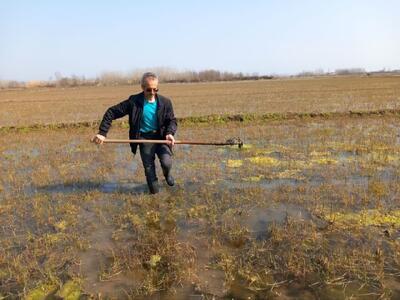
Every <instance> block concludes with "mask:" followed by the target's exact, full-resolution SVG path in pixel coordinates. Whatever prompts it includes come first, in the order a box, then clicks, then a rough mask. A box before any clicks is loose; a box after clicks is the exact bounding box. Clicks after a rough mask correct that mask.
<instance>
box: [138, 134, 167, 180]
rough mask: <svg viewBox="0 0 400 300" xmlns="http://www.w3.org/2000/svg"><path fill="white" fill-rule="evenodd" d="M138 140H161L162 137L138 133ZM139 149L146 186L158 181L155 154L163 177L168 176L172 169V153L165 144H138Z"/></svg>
mask: <svg viewBox="0 0 400 300" xmlns="http://www.w3.org/2000/svg"><path fill="white" fill-rule="evenodd" d="M140 139H146V140H161V139H162V137H161V135H160V134H158V133H140ZM139 148H140V157H141V159H142V163H143V167H144V173H145V175H146V180H147V183H148V184H150V183H152V182H155V181H157V180H158V178H157V174H156V165H155V158H156V157H155V156H156V154H157V157H158V159H159V160H160V164H161V168H162V170H163V173H164V176H165V177H166V176H168V175H169V173H170V172H171V168H172V151H171V149H170V147H169V146H168V145H167V144H139Z"/></svg>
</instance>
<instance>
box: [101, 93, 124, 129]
mask: <svg viewBox="0 0 400 300" xmlns="http://www.w3.org/2000/svg"><path fill="white" fill-rule="evenodd" d="M130 107H131V101H130V99H128V100H125V101H122V102H121V103H119V104H117V105H114V106H111V107H110V108H109V109H107V111H106V112H105V114H104V116H103V120H102V121H101V123H100V126H99V134H101V135H103V136H107V132H108V130H109V129H110V127H111V123H112V121H113V120H115V119H119V118H122V117H124V116H126V115H127V114H128V113H129V110H130Z"/></svg>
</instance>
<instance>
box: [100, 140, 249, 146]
mask: <svg viewBox="0 0 400 300" xmlns="http://www.w3.org/2000/svg"><path fill="white" fill-rule="evenodd" d="M103 143H135V144H171V141H169V140H116V139H105V140H104V142H103ZM175 144H181V145H182V144H185V145H213V146H228V145H231V146H232V145H238V146H239V147H241V146H242V145H243V142H242V141H240V140H239V141H238V142H230V141H227V142H224V143H221V142H200V141H175Z"/></svg>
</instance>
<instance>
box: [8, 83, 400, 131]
mask: <svg viewBox="0 0 400 300" xmlns="http://www.w3.org/2000/svg"><path fill="white" fill-rule="evenodd" d="M160 89H161V94H163V95H165V96H168V97H170V98H172V100H173V101H174V108H175V113H176V115H177V117H181V118H182V117H188V116H202V115H210V114H239V113H275V112H276V113H284V112H343V111H349V110H353V111H368V110H380V109H397V108H399V104H398V103H400V77H395V76H392V77H389V76H388V77H344V76H343V77H330V78H302V79H278V80H260V81H243V82H218V83H193V84H161V85H160ZM139 91H140V88H139V86H119V87H79V88H31V89H25V90H4V91H0V126H26V125H32V124H37V123H40V124H43V123H74V122H81V121H94V120H99V119H101V117H102V116H103V113H104V112H105V110H106V109H107V108H108V107H109V106H111V105H114V104H116V103H118V102H119V101H122V100H124V99H126V98H127V97H128V96H129V95H131V94H134V93H137V92H139Z"/></svg>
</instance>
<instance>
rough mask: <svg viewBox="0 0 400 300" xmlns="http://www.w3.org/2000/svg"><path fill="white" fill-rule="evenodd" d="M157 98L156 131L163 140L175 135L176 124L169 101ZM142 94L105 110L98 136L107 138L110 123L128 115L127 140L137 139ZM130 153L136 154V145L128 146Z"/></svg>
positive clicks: (159, 96) (164, 98)
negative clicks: (169, 135) (167, 136)
mask: <svg viewBox="0 0 400 300" xmlns="http://www.w3.org/2000/svg"><path fill="white" fill-rule="evenodd" d="M156 98H157V120H158V130H159V132H160V135H161V137H163V138H165V136H166V135H167V134H172V135H175V133H176V129H177V124H176V118H175V115H174V110H173V108H172V103H171V100H170V99H168V98H166V97H164V96H161V95H158V94H157V95H156ZM143 104H144V93H143V92H142V93H140V94H136V95H131V96H130V97H129V98H128V99H127V100H125V101H122V102H121V103H119V104H117V105H114V106H112V107H110V108H109V109H107V111H106V113H105V114H104V117H103V120H102V121H101V123H100V127H99V134H101V135H103V136H107V132H108V130H109V129H110V127H111V123H112V121H113V120H115V119H119V118H122V117H124V116H126V115H129V138H130V139H138V138H139V134H140V121H141V119H142V115H143ZM130 146H131V149H132V152H133V153H136V149H137V144H136V143H131V144H130Z"/></svg>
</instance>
